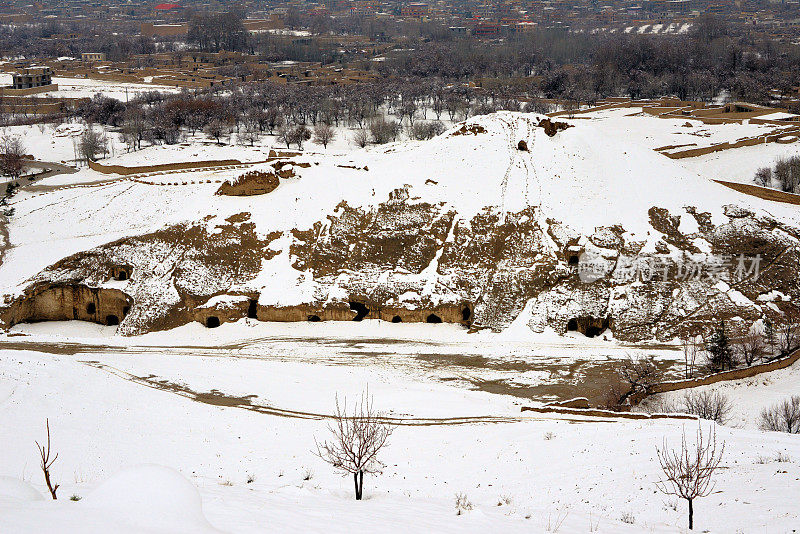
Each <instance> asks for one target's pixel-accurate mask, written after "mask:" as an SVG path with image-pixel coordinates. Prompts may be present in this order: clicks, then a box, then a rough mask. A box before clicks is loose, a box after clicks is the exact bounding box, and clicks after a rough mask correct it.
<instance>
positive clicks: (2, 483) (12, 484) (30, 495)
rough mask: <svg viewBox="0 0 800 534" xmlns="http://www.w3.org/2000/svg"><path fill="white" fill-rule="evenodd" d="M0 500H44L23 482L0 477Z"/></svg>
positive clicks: (12, 478) (34, 489)
mask: <svg viewBox="0 0 800 534" xmlns="http://www.w3.org/2000/svg"><path fill="white" fill-rule="evenodd" d="M0 498H10V499H16V500H18V501H41V500H44V497H42V494H41V493H39V492H38V491H37V490H36V488H34V487H33V486H31V485H30V484H28V483H27V482H25V481H24V480H20V479H18V478H14V477H2V476H0Z"/></svg>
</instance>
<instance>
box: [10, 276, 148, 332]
mask: <svg viewBox="0 0 800 534" xmlns="http://www.w3.org/2000/svg"><path fill="white" fill-rule="evenodd" d="M132 304H133V299H131V298H130V297H129V296H128V295H126V294H125V293H124V292H122V291H120V290H118V289H105V288H97V287H88V286H86V285H82V284H76V285H66V284H65V285H49V284H47V285H40V286H37V287H35V288H33V289H31V290H29V291H28V292H27V293H26V294H25V295H24V296H23V297H20V298H19V299H17V300H16V301H15V302H14V303H13V304H12V305H11V306H9V307H8V308H6V309H5V310H3V312H2V313H1V314H0V319H2V320H3V322H4V323H5V324H6V326H8V327H11V326H14V325H15V324H18V323H33V322H39V321H73V320H78V321H89V322H92V323H98V324H105V325H111V326H113V325H117V324H119V323H120V322H122V320H123V319H124V318H125V316H126V315H127V314H128V312H129V311H130V307H131V305H132Z"/></svg>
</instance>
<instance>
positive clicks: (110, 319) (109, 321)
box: [106, 315, 119, 326]
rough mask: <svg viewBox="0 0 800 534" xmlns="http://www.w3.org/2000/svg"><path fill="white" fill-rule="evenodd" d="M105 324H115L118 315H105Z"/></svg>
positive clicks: (117, 321)
mask: <svg viewBox="0 0 800 534" xmlns="http://www.w3.org/2000/svg"><path fill="white" fill-rule="evenodd" d="M106 324H107V325H108V326H117V325H118V324H119V317H117V316H116V315H106Z"/></svg>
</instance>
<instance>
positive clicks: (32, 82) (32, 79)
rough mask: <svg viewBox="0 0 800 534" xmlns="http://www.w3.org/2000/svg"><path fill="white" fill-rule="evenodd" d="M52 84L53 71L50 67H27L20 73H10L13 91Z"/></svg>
mask: <svg viewBox="0 0 800 534" xmlns="http://www.w3.org/2000/svg"><path fill="white" fill-rule="evenodd" d="M52 83H53V71H52V69H50V67H28V68H26V69H22V70H21V71H20V72H12V73H11V87H12V88H13V89H30V88H32V87H42V86H45V85H51V84H52Z"/></svg>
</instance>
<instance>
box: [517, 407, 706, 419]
mask: <svg viewBox="0 0 800 534" xmlns="http://www.w3.org/2000/svg"><path fill="white" fill-rule="evenodd" d="M521 411H523V412H536V413H547V414H559V415H560V414H563V415H582V416H585V417H605V418H607V419H650V420H652V419H689V420H692V421H696V420H697V416H696V415H691V414H685V413H656V414H646V413H637V412H612V411H610V410H598V409H596V408H589V409H584V408H561V407H558V406H523V407H522V409H521Z"/></svg>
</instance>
